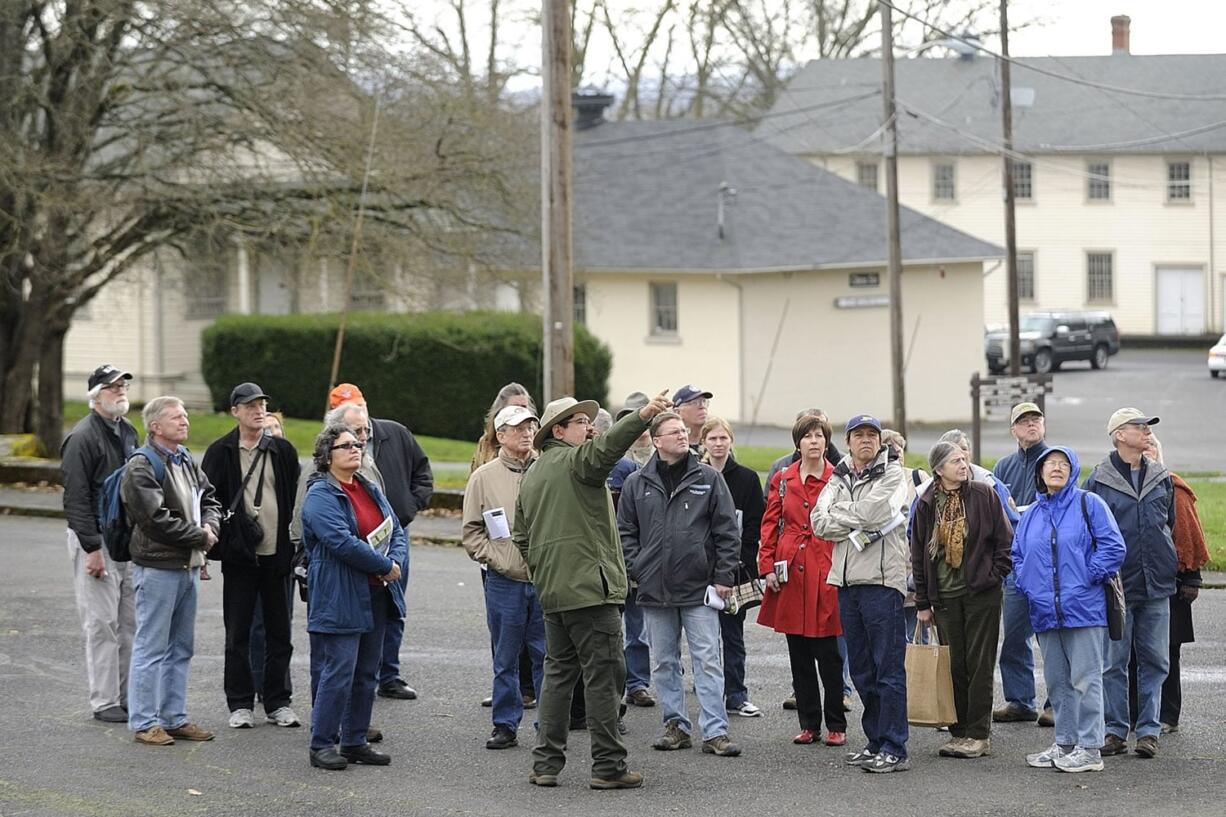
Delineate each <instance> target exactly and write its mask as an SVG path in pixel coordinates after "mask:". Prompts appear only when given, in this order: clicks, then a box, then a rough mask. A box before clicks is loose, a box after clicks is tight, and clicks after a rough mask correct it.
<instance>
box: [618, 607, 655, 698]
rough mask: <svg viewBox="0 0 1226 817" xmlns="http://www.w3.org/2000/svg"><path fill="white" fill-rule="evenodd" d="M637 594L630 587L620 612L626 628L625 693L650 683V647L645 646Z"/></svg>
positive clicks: (645, 687) (645, 633) (643, 687)
mask: <svg viewBox="0 0 1226 817" xmlns="http://www.w3.org/2000/svg"><path fill="white" fill-rule="evenodd" d="M638 595H639V594H638V590H637V589H636V588H634V587H631V588H630V590H629V591H628V592H627V593H626V609H625V610H624V611H623V612H622V624H623V625H624V626H625V628H626V694H629V693H631V692H635V691H637V690H640V689H647V687H648V686H650V685H651V649H650V648H649V647H648V646H647V632H646V630H645V628H644V625H643V611H642V610H641V609H639V605H638Z"/></svg>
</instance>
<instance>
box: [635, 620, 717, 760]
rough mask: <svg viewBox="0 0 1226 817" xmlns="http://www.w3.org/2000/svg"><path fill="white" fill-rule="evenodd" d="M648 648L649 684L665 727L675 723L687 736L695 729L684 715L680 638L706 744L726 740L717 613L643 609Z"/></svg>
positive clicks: (700, 727) (699, 724)
mask: <svg viewBox="0 0 1226 817" xmlns="http://www.w3.org/2000/svg"><path fill="white" fill-rule="evenodd" d="M643 620H644V621H646V622H647V642H648V643H649V644H650V645H651V658H652V667H651V681H652V683H653V684H655V687H656V696H657V697H658V698H659V699H660V707H661V708H662V709H663V712H662V715H663V721H664V723H666V724H667V723H669V722H672V721H676V722H677V724H678V725H679V726H680V727H681V728H682V729H683V730H685V731H686V732H687V733H690V734H693V726H692V724H691V723H690V719H689V716H688V715H687V714H686V705H685V689H684V688H683V687H682V684H681V632H682V630H684V631H685V638H686V641H687V642H688V644H689V647H690V660H691V661H692V662H693V663H692V667H691V668H692V669H693V672H694V691H695V692H696V693H697V694H698V710H699V715H698V727H699V729H700V730H701V731H702V737H703V739H704V740H710V739H711V738H714V737H718V736H719V735H726V734H728V713H727V712H726V711H725V709H724V668H723V665H722V664H721V662H720V657H719V646H720V636H719V613H717V612H715V611H714V610H712V609H711V608H710V607H707V606H706V605H702V604H696V605H693V606H690V607H644V608H643Z"/></svg>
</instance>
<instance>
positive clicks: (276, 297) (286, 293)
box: [255, 254, 294, 315]
mask: <svg viewBox="0 0 1226 817" xmlns="http://www.w3.org/2000/svg"><path fill="white" fill-rule="evenodd" d="M255 272H256V304H255V311H256V313H258V314H260V315H288V314H289V313H290V312H292V311H294V310H293V309H292V303H291V300H292V299H291V292H290V289H289V282H290V276H291V275H292V272H291V270H290V269H289V267H288V266H287V265H286V264H285V262H283V261H282V260H281V259H279V258H274V257H271V256H268V255H263V254H261V255H260V256H259V257H258V259H257V261H256V263H255Z"/></svg>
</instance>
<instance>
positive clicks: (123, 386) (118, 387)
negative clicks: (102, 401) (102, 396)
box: [103, 380, 128, 392]
mask: <svg viewBox="0 0 1226 817" xmlns="http://www.w3.org/2000/svg"><path fill="white" fill-rule="evenodd" d="M127 390H128V381H126V380H119V381H117V382H115V383H112V384H111V385H109V386H106V387H104V389H103V391H115V392H125V391H127Z"/></svg>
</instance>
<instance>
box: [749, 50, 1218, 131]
mask: <svg viewBox="0 0 1226 817" xmlns="http://www.w3.org/2000/svg"><path fill="white" fill-rule="evenodd" d="M1027 66H1036V67H1039V68H1042V69H1045V70H1049V71H1054V72H1057V73H1059V74H1063V75H1072V76H1075V77H1079V78H1081V79H1085V80H1090V81H1093V82H1098V83H1104V84H1108V85H1113V86H1118V87H1125V88H1136V89H1143V90H1147V91H1159V92H1164V93H1172V92H1173V93H1180V94H1216V95H1221V94H1223V92H1224V91H1226V85H1224V84H1223V82H1222V80H1223V78H1224V77H1226V54H1203V55H1174V56H1129V55H1119V56H1110V57H1037V58H1020V59H1017V60H1016V61H1015V63H1014V70H1013V72H1012V73H1013V76H1012V79H1013V88H1014V94H1013V96H1014V108H1013V112H1014V144H1015V146H1016V148H1017V149H1018V150H1020V151H1023V152H1027V153H1048V152H1077V153H1172V152H1173V153H1202V152H1205V151H1208V152H1211V153H1221V152H1226V126H1219V127H1217V128H1214V129H1212V130H1208V131H1206V132H1204V133H1200V134H1195V135H1188V136H1182V137H1179V138H1159V139H1157V140H1156V141H1149V140H1151V139H1152V138H1153V137H1161V136H1162V134H1164V133H1166V134H1173V133H1182V132H1185V131H1189V130H1193V129H1195V128H1198V127H1202V126H1211V125H1213V124H1215V123H1222V122H1226V100H1213V101H1205V100H1175V99H1156V98H1150V97H1142V96H1136V95H1134V94H1123V93H1118V92H1114V91H1105V90H1102V89H1099V88H1092V87H1087V86H1085V85H1081V84H1077V83H1074V82H1068V81H1066V80H1062V79H1057V78H1055V77H1050V76H1046V75H1043V74H1039V73H1036V72H1035V71H1032V70H1028V69H1027ZM895 85H896V95H897V97H898V99H899V101H900V102H901V103H902V104H904V105H909V106H911V107H912V108H913V109H919V110H921V111H923V112H925V113H927V114H930V115H932V116H935V117H936V118H938V119H940V120H942V121H943V122H945V123H948V124H949V125H954V126H956V127H957V128H958V129H960V130H962V131H965V132H969V133H970V134H973V135H974V136H976V137H978V138H979V139H983V140H988V141H989V142H992V143H999V142H1000V140H1001V127H1000V109H999V108H998V107H997V106H998V92H997V90H998V88H999V86H1000V82H999V75H998V69H997V62H996V60H995V59H993V58H991V57H984V56H978V57H976V58H974V59H970V60H962V59H956V58H949V59H937V58H917V59H904V60H898V61H897V62H896V63H895ZM880 87H881V61H880V60H879V59H876V58H867V57H866V58H860V59H851V60H812V61H811V62H809V63H808V64H807V65H806V66H805V67H804V68H803V69H801V71H800V72H799V73H798V74H797V75H796V77H795V78H794V79H793V80H792V82H791V83H790V84H789V87H788V90H787V91H786V92H785V93H784V94H783V95H782V96H780V98H779V100H778V101H777V102H776V103H775V106H774V108H773V109H772V110H771V112H770V116H768V117H766V118H765V119H764V120H763V121H762V122H761V124H760V125H759V126H758V130H757V133H758V135H759V136H761V137H762V138H763V139H766V140H768V141H770V142H771V143H772V144H774V145H776V146H778V147H780V148H782V149H783V150H786V151H787V152H789V153H795V154H821V153H831V152H835V151H841V150H848V149H849V148H854V147H855V146H857V145H859V144H860V143H861V142H863V141H864V140H866V139H868V138H869V137H870V136H872V134H873V132H874V131H875V130H876V129H877V127H878V126H879V125H880V124H881V117H882V103H881V96H880V94H877V95H875V96H872V97H869V98H868V99H864V100H860V101H856V102H853V103H848V104H846V105H831V106H829V107H820V106H823V105H826V104H827V103H834V102H837V101H838V100H841V99H846V98H848V97H851V96H854V95H857V94H862V93H865V92H866V91H871V90H872V89H874V88H880ZM1026 89H1029V90H1026ZM1028 94H1032V95H1033V101H1032V104H1029V105H1022V104H1019V96H1024V95H1028ZM815 106H819V107H816V108H815ZM793 111H795V113H793ZM898 127H899V146H898V149H899V152H900V153H910V154H969V153H986V152H989V151H988V150H987V149H986V148H985V147H984V146H982V145H979V144H976V143H975V142H974V140H973V139H969V138H967V137H966V136H964V135H961V134H958V133H956V132H954V131H952V130H950V129H949V128H946V127H942V126H940V125H935V124H932V123H931V122H928V121H925V120H922V119H917V118H915V117H912V116H907V115H900V117H899V122H898ZM1142 140H1144V143H1143V144H1134V145H1121V144H1120V143H1128V142H1136V141H1142ZM1086 145H1112V146H1113V147H1100V148H1093V149H1090V148H1086V149H1084V150H1073V151H1069V150H1067V149H1066V148H1069V147H1074V148H1076V147H1077V146H1086ZM879 150H880V142H879V141H877V140H876V139H871V140H869V141H868V142H867V143H866V144H865V145H864V146H863V147H862V148H861V149H860V150H859V151H855V152H862V153H872V152H874V151H879ZM849 152H851V151H849Z"/></svg>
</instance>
